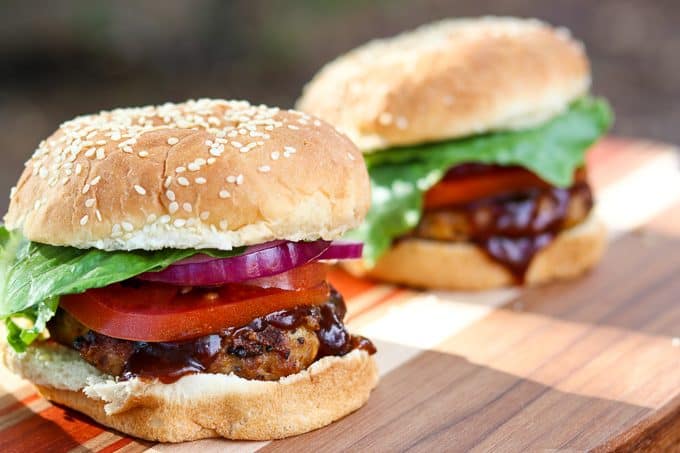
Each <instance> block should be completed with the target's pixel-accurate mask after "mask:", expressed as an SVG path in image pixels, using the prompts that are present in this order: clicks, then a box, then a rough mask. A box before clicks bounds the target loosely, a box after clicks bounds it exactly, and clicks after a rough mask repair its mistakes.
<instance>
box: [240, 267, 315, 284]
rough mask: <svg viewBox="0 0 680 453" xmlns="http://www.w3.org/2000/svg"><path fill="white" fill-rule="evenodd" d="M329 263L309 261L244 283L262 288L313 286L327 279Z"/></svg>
mask: <svg viewBox="0 0 680 453" xmlns="http://www.w3.org/2000/svg"><path fill="white" fill-rule="evenodd" d="M327 271H328V265H327V264H324V263H309V264H305V265H303V266H298V267H294V268H293V269H291V270H289V271H288V272H281V273H280V274H276V275H272V276H270V277H260V278H254V279H252V280H248V281H245V282H243V284H244V285H251V286H259V287H260V288H279V289H287V290H297V289H303V288H311V287H312V286H317V285H319V284H321V283H323V282H324V281H326V274H327Z"/></svg>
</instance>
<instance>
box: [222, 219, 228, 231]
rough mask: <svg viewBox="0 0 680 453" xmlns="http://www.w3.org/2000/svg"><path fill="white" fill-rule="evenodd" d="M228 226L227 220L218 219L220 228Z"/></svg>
mask: <svg viewBox="0 0 680 453" xmlns="http://www.w3.org/2000/svg"><path fill="white" fill-rule="evenodd" d="M228 226H229V222H227V221H226V220H220V229H222V230H226V229H227V227H228Z"/></svg>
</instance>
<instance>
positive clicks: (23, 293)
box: [0, 226, 245, 351]
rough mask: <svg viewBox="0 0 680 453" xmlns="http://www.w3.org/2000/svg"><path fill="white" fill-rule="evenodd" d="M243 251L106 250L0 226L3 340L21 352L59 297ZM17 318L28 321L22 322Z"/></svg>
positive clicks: (45, 321)
mask: <svg viewBox="0 0 680 453" xmlns="http://www.w3.org/2000/svg"><path fill="white" fill-rule="evenodd" d="M244 250H245V248H244V247H241V248H236V249H233V250H229V251H222V250H200V251H198V250H193V249H184V250H179V249H163V250H157V251H145V250H132V251H112V252H107V251H103V250H97V249H77V248H73V247H58V246H54V245H47V244H40V243H37V242H31V241H28V240H27V239H26V238H24V237H23V236H22V235H21V233H19V232H17V231H9V230H7V229H6V228H5V227H4V226H0V319H4V320H5V324H6V326H7V330H8V342H9V344H10V345H11V346H12V347H13V348H14V349H16V350H17V351H23V350H24V349H25V348H26V346H27V345H29V344H30V343H31V342H32V341H33V340H35V338H36V337H37V336H38V335H39V334H40V333H41V332H42V331H43V330H44V329H45V323H47V321H48V320H49V319H50V318H51V317H52V316H53V315H54V313H55V311H56V309H57V306H58V301H59V296H63V295H66V294H75V293H82V292H84V291H86V290H88V289H90V288H101V287H104V286H107V285H110V284H112V283H116V282H120V281H123V280H127V279H129V278H132V277H134V276H136V275H139V274H141V273H143V272H153V271H160V270H163V269H165V268H166V267H168V266H169V265H171V264H172V263H174V262H177V261H179V260H182V259H184V258H188V257H190V256H193V255H195V254H197V253H204V254H208V255H211V256H214V257H216V258H228V257H231V256H235V255H239V254H241V253H243V251H244ZM20 318H25V319H26V320H28V321H29V322H28V323H22V322H21V321H19V319H20ZM26 324H28V325H26Z"/></svg>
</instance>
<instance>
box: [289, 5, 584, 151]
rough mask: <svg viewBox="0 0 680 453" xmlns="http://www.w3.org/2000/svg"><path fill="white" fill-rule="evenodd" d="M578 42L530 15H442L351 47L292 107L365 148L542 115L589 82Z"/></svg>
mask: <svg viewBox="0 0 680 453" xmlns="http://www.w3.org/2000/svg"><path fill="white" fill-rule="evenodd" d="M589 85H590V69H589V65H588V60H587V58H586V56H585V54H584V51H583V47H582V45H581V44H580V43H579V42H577V41H575V40H573V39H572V38H571V37H570V36H569V33H568V32H567V31H566V30H564V29H555V28H552V27H550V26H549V25H547V24H545V23H542V22H539V21H537V20H533V19H515V18H497V17H485V18H479V19H456V20H445V21H442V22H437V23H433V24H430V25H426V26H423V27H420V28H418V29H416V30H414V31H410V32H407V33H404V34H401V35H399V36H396V37H394V38H389V39H381V40H377V41H373V42H370V43H368V44H365V45H363V46H361V47H359V48H357V49H355V50H352V51H350V52H349V53H347V54H346V55H344V56H341V57H339V58H338V59H337V60H335V61H333V62H331V63H329V64H328V65H327V66H326V67H324V68H323V69H322V70H321V71H320V72H319V73H318V74H317V76H316V77H314V79H313V80H312V81H311V82H310V83H309V84H308V85H307V87H306V88H305V90H304V93H303V96H302V98H301V99H300V100H299V101H298V104H297V108H299V109H300V110H303V111H306V112H309V113H312V114H314V115H317V116H319V117H320V118H323V119H325V120H326V121H328V122H329V123H331V124H334V125H335V126H336V127H338V129H340V130H342V131H343V132H345V133H346V134H348V135H349V137H350V138H351V139H352V140H354V142H355V143H356V144H357V145H358V146H359V148H361V149H362V150H364V151H371V150H375V149H380V148H386V147H390V146H397V145H408V144H414V143H422V142H428V141H434V140H445V139H452V138H456V137H463V136H466V135H472V134H478V133H483V132H488V131H494V130H506V129H516V128H525V127H532V126H535V125H538V124H540V123H542V122H544V121H545V120H547V119H549V118H551V117H553V116H554V115H556V114H558V113H560V112H561V111H562V110H563V109H565V107H566V106H567V105H568V104H569V103H570V102H571V101H572V100H574V99H575V98H577V97H579V96H581V95H583V94H584V93H586V92H587V90H588V87H589Z"/></svg>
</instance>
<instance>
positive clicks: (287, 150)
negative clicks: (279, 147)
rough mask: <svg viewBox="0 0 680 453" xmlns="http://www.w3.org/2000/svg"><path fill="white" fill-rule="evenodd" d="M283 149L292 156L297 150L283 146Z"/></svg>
mask: <svg viewBox="0 0 680 453" xmlns="http://www.w3.org/2000/svg"><path fill="white" fill-rule="evenodd" d="M283 149H284V150H285V152H287V153H288V154H294V153H295V152H297V150H296V149H295V148H293V147H292V146H284V147H283Z"/></svg>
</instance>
